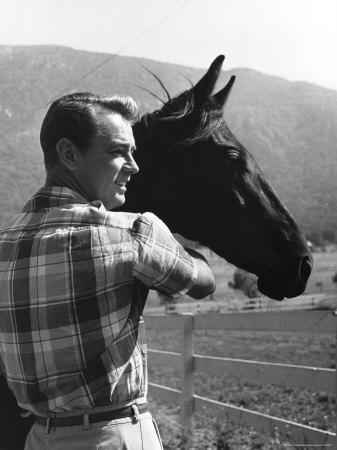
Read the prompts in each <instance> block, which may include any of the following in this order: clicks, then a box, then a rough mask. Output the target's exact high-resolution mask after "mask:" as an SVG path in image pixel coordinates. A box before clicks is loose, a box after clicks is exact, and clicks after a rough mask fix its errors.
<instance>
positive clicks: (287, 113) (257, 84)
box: [0, 46, 337, 236]
mask: <svg viewBox="0 0 337 450" xmlns="http://www.w3.org/2000/svg"><path fill="white" fill-rule="evenodd" d="M224 50H225V49H224ZM215 56H217V55H213V54H210V62H211V61H212V59H213V58H214V57H215ZM108 58H110V59H109V61H108V62H107V63H106V64H103V63H104V61H106V60H107V59H108ZM99 64H102V65H101V67H100V68H99V69H98V70H97V71H95V72H93V73H92V74H91V75H90V76H88V77H86V78H84V79H82V80H81V77H82V75H83V74H84V73H87V72H89V71H90V70H91V69H93V68H94V67H96V66H97V65H99ZM142 64H143V65H145V66H146V67H147V68H149V69H151V70H152V71H153V72H155V73H156V74H157V75H158V76H159V77H160V78H161V79H162V80H163V81H164V83H165V85H166V86H167V88H168V90H169V91H170V92H171V94H172V95H174V94H176V93H178V92H180V91H182V90H184V89H187V88H188V87H189V83H188V81H187V80H186V77H187V78H189V79H190V80H192V81H193V82H196V81H197V80H198V79H199V78H200V76H201V75H202V74H203V73H204V72H205V70H204V69H202V70H201V69H200V70H199V69H192V68H188V67H182V66H178V65H174V64H167V63H159V62H155V61H150V60H144V59H141V60H139V59H137V58H132V57H121V56H115V57H111V55H107V54H102V53H90V52H84V51H77V50H73V49H71V48H66V47H54V46H34V47H0V83H1V90H0V119H1V121H0V135H1V144H0V156H1V159H0V164H1V174H2V175H1V179H0V205H1V213H0V222H3V221H4V220H6V219H8V218H9V217H10V216H12V215H13V214H15V213H16V212H18V210H19V209H20V208H21V207H22V205H23V204H24V203H25V201H26V199H27V197H28V196H29V195H30V194H32V193H33V192H34V191H35V190H36V189H37V188H38V187H39V186H40V185H41V184H42V183H43V182H44V169H43V160H42V153H41V150H40V146H39V128H40V125H41V121H42V118H43V116H44V114H45V111H46V105H47V104H48V103H49V102H50V101H51V100H52V99H53V98H55V97H57V96H59V95H61V94H63V93H66V92H70V91H74V90H77V91H78V90H89V91H92V92H98V93H125V94H129V95H131V96H133V97H134V98H135V99H137V100H138V101H139V103H140V105H141V110H142V111H143V112H145V111H148V110H153V109H155V108H157V107H158V106H159V102H158V101H157V100H156V99H155V98H153V97H152V96H150V95H149V94H148V93H146V92H144V91H142V90H141V89H139V88H138V87H137V86H136V85H139V86H142V87H144V88H147V89H150V90H151V91H153V92H155V93H157V94H158V95H160V96H162V92H161V88H160V87H159V86H158V84H157V83H156V81H155V80H154V79H153V77H152V76H151V75H150V74H149V73H147V72H146V70H144V68H143V67H142ZM225 67H226V63H225V64H224V68H225ZM232 73H233V74H235V75H236V76H237V81H236V83H235V86H234V88H233V91H232V95H231V98H230V101H229V102H228V106H227V108H226V111H225V117H226V120H227V123H228V125H229V126H230V128H231V129H232V131H233V132H234V134H236V136H237V137H238V138H239V140H240V141H241V142H242V143H243V144H245V145H246V147H247V148H248V149H249V150H250V152H251V153H252V154H253V155H254V156H255V157H256V159H257V161H258V163H259V165H260V166H261V168H262V169H263V170H264V171H265V172H266V174H267V176H268V177H269V179H270V180H271V182H272V184H273V185H274V187H275V188H276V190H277V191H278V192H279V194H280V196H281V198H282V199H283V200H284V202H285V203H286V205H287V206H288V208H289V209H290V210H291V211H292V212H293V213H294V215H295V217H296V218H297V220H298V221H299V223H300V224H301V226H302V227H303V229H304V230H305V232H306V233H307V235H310V234H312V233H313V232H315V231H319V232H322V231H323V232H324V231H325V232H326V231H327V230H328V231H330V234H331V232H332V233H334V234H335V235H336V236H337V201H336V200H337V199H336V197H337V151H336V150H337V149H336V142H337V92H336V91H332V90H328V89H325V88H322V87H319V86H315V85H312V84H308V83H300V82H297V83H294V82H289V81H286V80H284V79H281V78H277V77H271V76H267V75H264V74H261V73H259V72H256V71H253V70H250V69H241V68H240V69H235V70H232V71H230V72H226V71H224V72H223V74H222V76H221V80H220V82H219V87H220V86H222V85H224V83H225V82H226V80H228V78H229V75H230V74H232ZM74 80H79V81H77V82H75V83H74Z"/></svg>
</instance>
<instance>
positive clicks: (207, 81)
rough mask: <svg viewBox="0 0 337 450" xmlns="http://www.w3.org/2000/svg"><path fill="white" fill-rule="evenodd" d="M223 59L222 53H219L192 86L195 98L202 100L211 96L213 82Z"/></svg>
mask: <svg viewBox="0 0 337 450" xmlns="http://www.w3.org/2000/svg"><path fill="white" fill-rule="evenodd" d="M224 59H225V57H224V55H219V56H218V57H217V58H216V59H215V60H214V61H213V62H212V64H211V65H210V67H209V69H208V71H207V73H206V74H205V75H204V76H203V77H202V78H201V79H200V80H199V81H198V83H197V84H196V85H195V86H194V88H193V93H194V96H195V98H196V100H199V101H204V100H207V99H208V98H209V97H210V96H211V94H212V91H213V89H214V86H215V83H216V81H217V79H218V77H219V74H220V71H221V67H222V63H223V62H224Z"/></svg>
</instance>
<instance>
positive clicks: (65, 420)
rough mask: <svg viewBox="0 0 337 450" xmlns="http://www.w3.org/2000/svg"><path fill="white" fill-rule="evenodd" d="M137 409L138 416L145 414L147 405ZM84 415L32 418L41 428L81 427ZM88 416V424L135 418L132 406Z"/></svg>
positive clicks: (138, 406)
mask: <svg viewBox="0 0 337 450" xmlns="http://www.w3.org/2000/svg"><path fill="white" fill-rule="evenodd" d="M137 409H138V411H139V414H142V413H145V412H147V411H148V405H147V403H144V404H143V405H137ZM84 415H85V414H81V415H78V416H68V417H50V416H47V417H45V416H44V417H41V416H34V419H35V422H36V423H38V424H39V425H43V426H46V425H47V424H48V427H70V426H73V425H83V421H84ZM88 416H89V417H88V419H89V423H95V422H104V421H107V420H115V419H123V418H125V417H133V416H135V410H134V408H133V407H132V406H126V407H125V408H121V409H115V410H112V411H103V412H97V413H89V414H88ZM48 420H49V423H48Z"/></svg>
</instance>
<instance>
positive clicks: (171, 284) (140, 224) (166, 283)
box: [132, 213, 198, 298]
mask: <svg viewBox="0 0 337 450" xmlns="http://www.w3.org/2000/svg"><path fill="white" fill-rule="evenodd" d="M132 234H133V239H134V240H133V249H134V252H135V264H134V266H133V276H134V277H135V278H137V279H138V280H139V281H141V282H142V283H143V284H145V285H146V286H148V287H149V288H155V289H158V290H159V291H160V292H163V293H164V294H165V295H167V296H169V297H172V298H176V297H179V296H181V295H184V294H186V292H188V291H189V290H190V289H191V287H192V286H193V285H194V282H195V280H196V279H197V275H198V268H197V265H196V264H195V262H194V261H193V259H192V257H191V256H190V255H189V254H188V253H187V252H186V251H185V250H184V248H183V247H182V245H180V244H179V242H177V240H176V239H175V238H174V236H173V235H172V233H171V232H170V230H169V229H168V228H167V226H166V225H165V224H164V223H163V222H162V221H161V220H160V219H159V218H158V217H157V216H155V215H154V214H152V213H145V214H142V215H141V216H139V217H138V219H137V220H135V222H134V224H133V227H132Z"/></svg>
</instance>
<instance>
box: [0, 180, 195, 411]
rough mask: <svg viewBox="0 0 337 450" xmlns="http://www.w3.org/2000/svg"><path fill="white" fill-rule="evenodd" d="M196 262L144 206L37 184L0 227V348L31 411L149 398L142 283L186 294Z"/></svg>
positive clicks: (12, 385) (16, 390) (11, 382)
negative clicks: (120, 207) (109, 206)
mask: <svg viewBox="0 0 337 450" xmlns="http://www.w3.org/2000/svg"><path fill="white" fill-rule="evenodd" d="M196 272H197V269H196V266H195V265H194V263H193V261H192V259H191V257H190V256H189V255H188V254H187V253H186V252H185V250H184V249H183V248H182V247H181V246H180V244H178V242H177V241H176V240H175V239H174V237H173V236H172V234H171V233H170V232H169V230H168V228H167V227H166V226H165V225H164V224H163V222H161V221H160V220H159V219H158V218H157V217H156V216H154V215H153V214H151V213H145V214H128V213H122V212H109V211H106V209H105V208H104V206H103V205H102V203H101V202H100V201H94V202H91V203H88V202H87V201H86V200H85V199H84V198H83V197H81V196H80V195H79V194H77V193H75V192H74V191H71V190H70V189H67V188H60V187H44V188H42V189H40V190H39V191H38V192H37V194H36V195H35V196H34V197H32V199H31V200H30V201H29V202H28V203H27V204H26V206H25V207H24V209H23V212H22V213H21V214H20V215H18V216H16V217H14V218H13V219H12V220H10V221H9V222H7V223H6V224H4V225H3V226H2V227H1V229H0V292H1V297H0V356H1V359H2V363H3V365H4V367H5V372H6V376H7V381H8V384H9V386H10V388H11V389H12V390H13V392H14V394H15V396H16V399H17V401H18V404H19V405H20V406H21V407H22V408H25V409H27V410H31V411H33V412H34V413H37V414H45V413H48V412H65V411H70V410H74V409H80V408H91V407H96V406H105V405H110V404H113V405H116V406H122V405H126V404H132V403H142V402H144V401H146V395H147V361H146V344H145V330H144V322H143V317H142V311H143V307H144V299H142V295H141V292H142V288H144V285H146V286H147V287H149V288H156V289H158V290H160V291H162V292H163V293H165V294H167V295H168V296H170V297H176V296H179V295H182V294H184V293H186V292H187V291H188V290H189V289H190V288H191V287H192V285H193V282H194V280H195V278H196V276H197V273H196Z"/></svg>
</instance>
